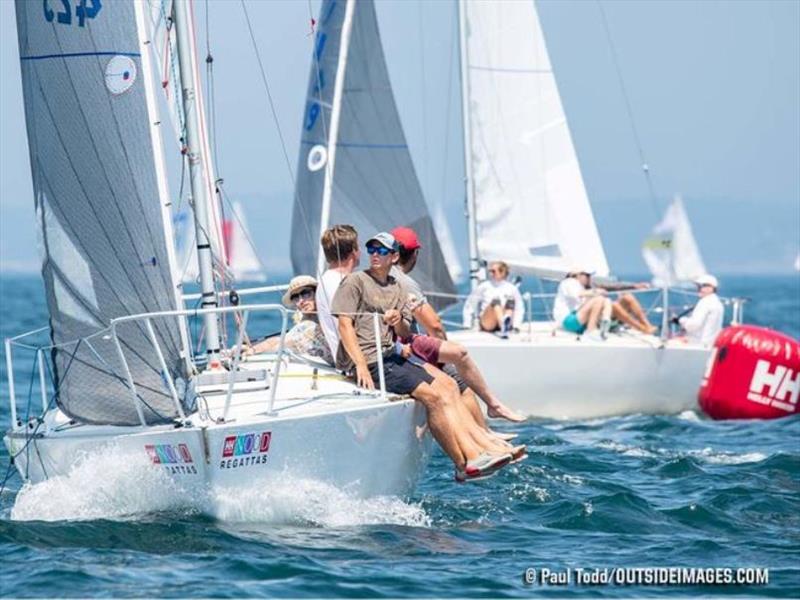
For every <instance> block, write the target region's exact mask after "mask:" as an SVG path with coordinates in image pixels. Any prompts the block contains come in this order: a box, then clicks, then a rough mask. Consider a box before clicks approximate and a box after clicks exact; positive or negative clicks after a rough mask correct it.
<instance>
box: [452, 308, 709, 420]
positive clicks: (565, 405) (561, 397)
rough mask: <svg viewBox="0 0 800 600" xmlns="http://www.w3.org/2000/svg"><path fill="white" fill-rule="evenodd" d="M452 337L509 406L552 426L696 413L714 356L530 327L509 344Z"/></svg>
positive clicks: (633, 339) (677, 346) (645, 340)
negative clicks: (568, 421) (629, 416)
mask: <svg viewBox="0 0 800 600" xmlns="http://www.w3.org/2000/svg"><path fill="white" fill-rule="evenodd" d="M448 335H449V339H451V340H452V341H454V342H458V343H460V344H463V345H464V346H465V347H466V348H467V349H468V350H469V353H470V355H471V356H472V357H473V359H474V360H475V361H476V363H477V364H478V366H479V367H480V369H481V372H482V373H483V375H484V376H485V377H486V380H487V382H488V384H489V386H490V388H491V389H492V390H493V391H494V392H495V393H496V394H497V395H498V396H499V397H500V398H501V399H502V400H503V402H505V403H507V404H508V405H509V406H511V407H512V408H514V409H515V410H517V411H519V412H521V413H523V414H525V415H528V416H532V417H540V418H551V419H592V418H600V417H611V416H617V415H627V414H635V413H644V414H677V413H680V412H683V411H685V410H696V409H697V391H698V388H699V386H700V381H701V379H702V376H703V372H704V370H705V366H706V362H707V359H708V356H709V351H708V349H707V348H703V347H700V346H696V345H690V344H685V343H682V342H677V341H674V342H669V343H668V344H667V345H665V346H663V347H662V346H661V344H660V341H659V340H658V339H657V338H653V337H651V336H638V335H633V334H631V335H629V336H618V335H612V336H609V339H608V340H606V341H598V342H594V341H589V340H586V339H580V338H578V337H577V336H574V335H568V334H565V333H564V332H562V331H555V330H554V329H553V327H552V324H549V325H544V324H538V323H537V324H536V325H535V328H533V327H532V328H531V329H530V330H529V329H528V325H527V324H526V325H525V326H524V327H523V330H522V332H521V333H519V334H512V335H511V337H510V339H508V340H503V339H500V338H498V337H497V336H495V335H493V334H489V333H480V332H473V331H463V332H455V333H452V334H448Z"/></svg>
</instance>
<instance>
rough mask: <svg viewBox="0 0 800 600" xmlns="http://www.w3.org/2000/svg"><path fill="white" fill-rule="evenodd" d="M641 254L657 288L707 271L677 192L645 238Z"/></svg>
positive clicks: (684, 282) (686, 280) (688, 280)
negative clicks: (662, 215)
mask: <svg viewBox="0 0 800 600" xmlns="http://www.w3.org/2000/svg"><path fill="white" fill-rule="evenodd" d="M642 257H643V258H644V261H645V263H647V267H648V268H649V269H650V272H651V273H652V274H653V285H654V286H656V287H660V288H664V287H673V286H676V285H681V284H687V283H691V282H693V281H694V280H695V279H697V278H698V277H699V276H700V275H702V274H704V273H706V272H707V271H706V266H705V264H704V263H703V257H702V256H701V255H700V249H699V247H698V246H697V242H696V241H695V239H694V234H693V233H692V225H691V223H690V222H689V215H687V214H686V209H685V208H684V207H683V200H682V199H681V197H680V196H678V195H676V196H675V199H674V200H673V201H672V203H671V204H670V205H669V207H668V208H667V210H666V212H665V213H664V218H662V219H661V221H659V222H658V224H657V225H656V226H655V227H654V228H653V231H652V233H651V235H650V236H649V237H648V238H647V239H646V240H645V242H644V244H643V246H642Z"/></svg>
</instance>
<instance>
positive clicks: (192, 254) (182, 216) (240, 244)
mask: <svg viewBox="0 0 800 600" xmlns="http://www.w3.org/2000/svg"><path fill="white" fill-rule="evenodd" d="M231 213H232V214H231V215H230V216H229V218H227V219H225V218H223V220H222V247H223V248H224V251H225V256H226V257H227V258H226V261H227V264H226V271H227V272H228V273H229V274H230V275H231V276H232V277H233V280H234V281H235V282H237V283H240V282H261V281H266V279H267V273H266V270H265V269H264V266H263V264H262V263H261V260H260V259H259V258H258V255H257V254H256V251H255V248H254V247H253V241H252V240H253V238H252V236H251V235H250V230H249V229H248V227H247V220H246V217H245V212H244V207H243V206H242V204H241V202H233V204H232V206H231ZM172 222H173V229H174V230H175V252H176V256H177V268H178V273H179V277H180V280H181V281H182V282H183V283H196V282H197V281H198V278H199V277H200V272H199V270H198V267H197V264H198V263H197V244H196V243H195V234H194V218H193V216H192V214H191V211H189V210H188V209H182V210H180V211H178V212H176V213H175V215H174V216H173V218H172Z"/></svg>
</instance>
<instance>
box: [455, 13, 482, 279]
mask: <svg viewBox="0 0 800 600" xmlns="http://www.w3.org/2000/svg"><path fill="white" fill-rule="evenodd" d="M465 1H466V0H456V2H457V5H458V40H459V50H460V51H459V55H458V56H459V64H460V66H461V69H460V75H461V119H462V124H463V127H462V130H463V132H464V187H465V190H464V192H465V196H464V213H465V214H466V216H467V233H468V235H469V285H470V289H475V287H476V286H477V285H478V272H479V271H480V266H481V263H480V255H479V254H478V228H477V224H476V222H475V189H474V186H473V179H472V160H470V152H471V149H472V139H471V131H470V119H469V61H468V57H467V22H466V21H467V16H466V12H465V7H464V2H465Z"/></svg>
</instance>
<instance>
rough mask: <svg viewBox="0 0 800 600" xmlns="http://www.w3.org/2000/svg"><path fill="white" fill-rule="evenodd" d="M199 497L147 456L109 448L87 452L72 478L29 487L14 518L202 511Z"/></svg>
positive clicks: (79, 518)
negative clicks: (153, 463) (198, 507)
mask: <svg viewBox="0 0 800 600" xmlns="http://www.w3.org/2000/svg"><path fill="white" fill-rule="evenodd" d="M195 502H196V500H195V499H194V498H193V494H190V493H189V491H188V490H186V489H184V488H182V487H181V486H180V485H179V484H178V482H176V481H175V480H174V479H172V478H171V477H170V476H169V475H167V474H166V473H165V472H164V471H162V470H161V469H158V468H154V467H153V465H152V464H151V463H150V461H149V460H148V458H147V456H145V455H144V454H143V453H141V452H131V451H126V450H122V449H120V448H118V447H115V446H103V447H101V448H98V449H97V450H95V451H93V452H90V453H85V454H84V455H83V456H81V457H80V458H79V459H78V460H77V461H76V463H75V465H74V466H73V467H72V469H70V471H69V472H68V473H67V474H66V475H62V476H56V477H51V478H49V479H47V480H45V481H42V482H40V483H36V484H31V483H26V484H25V485H24V486H23V487H22V488H21V489H20V491H19V493H18V494H17V498H16V501H15V502H14V506H13V508H12V509H11V518H12V519H13V520H19V521H31V520H37V521H65V520H69V521H85V520H92V519H127V518H132V517H135V516H137V515H142V514H146V513H156V512H163V511H174V510H187V509H188V510H193V509H195V508H196V506H194V505H195Z"/></svg>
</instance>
